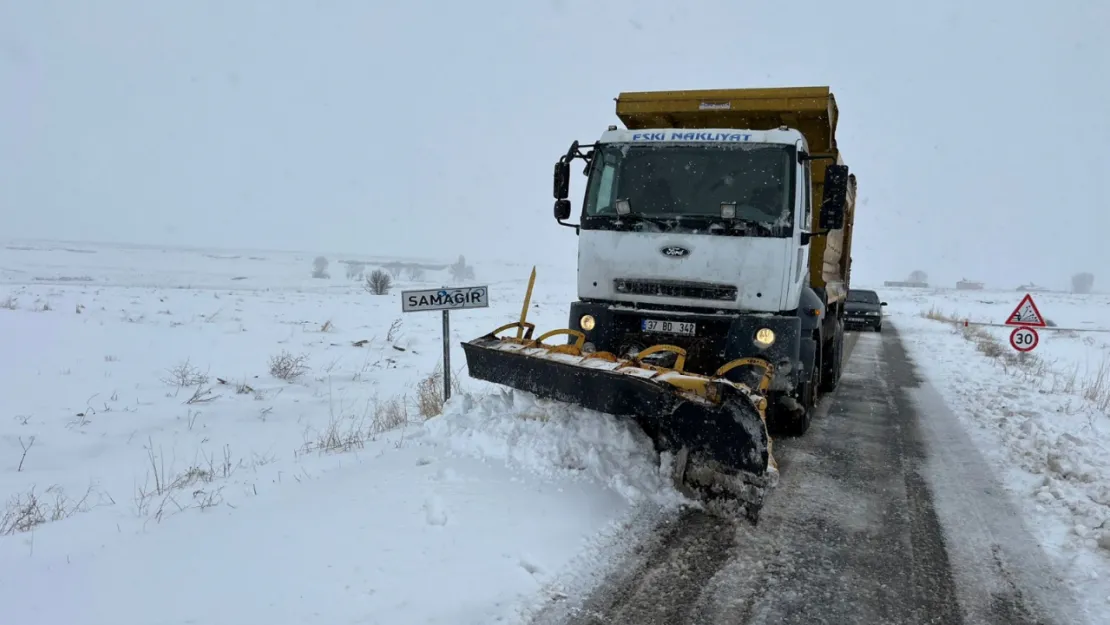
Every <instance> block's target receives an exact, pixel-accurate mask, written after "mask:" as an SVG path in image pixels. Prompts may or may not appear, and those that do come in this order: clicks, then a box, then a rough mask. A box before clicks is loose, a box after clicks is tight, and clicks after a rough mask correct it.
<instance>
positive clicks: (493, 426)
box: [0, 243, 680, 625]
mask: <svg viewBox="0 0 1110 625" xmlns="http://www.w3.org/2000/svg"><path fill="white" fill-rule="evenodd" d="M314 256H315V255H313V254H307V253H306V254H293V253H281V252H273V253H257V252H250V253H248V252H242V253H237V252H228V251H205V250H158V249H143V248H124V247H119V246H104V245H86V244H82V245H77V244H50V245H45V244H25V243H24V244H18V245H16V244H13V245H11V246H9V247H6V248H3V249H0V328H3V331H2V332H0V354H3V359H2V361H0V362H2V364H0V368H2V370H3V371H2V375H0V396H3V397H4V399H5V401H4V411H3V415H0V496H2V497H3V499H2V501H0V506H2V507H0V560H2V561H3V562H4V566H3V568H2V572H0V605H4V606H5V609H4V618H3V621H4V622H6V623H69V624H72V625H77V624H83V623H103V624H105V625H108V624H111V625H126V624H128V623H134V624H136V625H138V624H142V625H155V624H158V623H188V622H194V623H205V624H207V625H216V624H218V623H229V624H230V623H235V624H241V623H263V622H264V623H285V622H332V623H458V624H462V623H492V622H498V621H502V620H507V621H509V622H513V621H515V620H516V618H515V617H516V616H517V615H520V614H524V613H527V611H528V610H530V609H532V608H534V607H536V606H538V605H540V604H542V603H543V602H545V601H552V600H559V598H560V597H561V596H562V595H561V594H560V593H565V592H571V591H573V588H574V585H575V584H576V583H579V582H581V583H589V581H590V580H591V579H594V577H596V576H597V575H600V574H601V573H603V572H604V571H602V570H601V569H598V567H597V566H596V562H597V561H598V559H599V552H600V551H602V550H619V549H621V548H622V545H623V544H624V542H623V541H625V540H626V539H628V538H630V537H632V536H634V535H635V531H634V530H635V528H636V527H641V526H642V525H641V523H644V522H646V521H645V520H644V516H643V515H645V514H651V513H652V511H653V510H660V509H664V508H666V507H670V506H673V505H675V504H677V503H678V502H679V501H680V498H679V496H678V494H677V493H675V492H674V491H673V490H671V488H670V486H669V484H668V482H667V480H665V479H663V478H661V477H660V474H659V471H658V468H657V466H656V464H657V463H656V461H655V460H653V458H652V454H651V451H650V444H649V443H648V442H647V441H646V439H644V438H643V437H642V435H640V434H638V433H637V432H635V431H634V430H631V429H627V428H623V427H621V426H619V425H617V424H615V423H614V422H612V421H611V420H608V419H603V418H599V417H598V416H597V415H591V414H581V413H573V414H572V413H571V412H569V411H567V410H563V409H560V408H559V407H557V406H556V407H552V406H546V405H534V404H530V403H528V402H527V401H526V400H522V399H521V398H520V397H519V396H516V395H514V394H512V393H504V392H502V391H500V390H499V389H497V388H494V387H490V385H485V384H483V383H481V382H478V381H474V380H471V379H469V378H467V377H466V376H465V375H464V374H462V373H461V372H462V371H464V370H465V369H464V365H465V360H464V358H463V355H462V351H461V348H459V347H458V343H459V341H461V340H465V339H467V338H472V337H474V336H478V335H480V334H483V333H485V332H488V331H490V330H492V329H493V328H495V327H497V326H499V325H501V324H503V323H505V322H506V321H509V320H513V319H515V318H516V317H517V316H519V313H520V302H521V301H522V297H523V294H524V285H525V283H526V279H527V276H528V272H529V270H530V267H529V266H523V265H521V266H508V265H504V264H502V265H499V266H489V267H482V266H479V267H475V271H476V280H475V282H476V283H478V284H489V285H490V289H491V305H490V308H488V309H484V310H470V311H460V312H456V313H453V314H452V318H451V321H452V325H451V334H452V336H451V340H452V343H453V348H452V363H451V369H452V370H454V371H455V372H456V373H457V375H456V380H455V382H456V384H455V386H456V388H455V393H454V397H452V401H451V402H450V403H449V404H448V405H447V406H446V409H445V410H446V414H445V416H443V417H438V418H431V419H426V418H425V415H422V414H421V412H422V410H421V407H422V405H423V406H427V405H429V404H431V405H433V406H434V404H435V403H436V402H435V401H434V397H435V396H436V394H437V393H438V392H439V388H438V387H437V381H438V380H439V378H438V377H436V376H435V375H434V374H435V372H436V371H437V368H438V366H439V364H440V361H441V354H442V344H441V339H440V337H441V318H440V315H439V314H438V313H411V314H405V315H402V313H401V312H400V311H401V305H400V295H399V291H400V289H402V288H434V287H438V286H441V284H443V283H445V281H447V280H448V279H449V278H448V276H447V272H446V271H443V270H439V271H435V270H429V271H427V272H426V274H425V277H424V279H422V280H411V279H407V278H406V275H405V273H404V272H402V275H401V276H400V277H399V279H398V281H397V284H396V285H395V287H394V289H393V291H392V292H391V293H390V294H389V295H381V296H375V295H371V294H369V293H367V292H366V291H365V290H363V288H362V285H361V283H360V282H358V281H356V280H353V279H346V278H345V274H344V269H343V265H340V264H339V263H338V260H339V259H340V258H350V257H332V258H329V260H330V261H331V265H330V269H329V271H330V273H331V278H330V279H313V278H311V277H310V274H311V269H312V262H313V258H314ZM364 260H369V261H373V260H375V259H364ZM436 260H438V261H440V262H439V264H440V265H443V264H445V263H450V262H453V261H454V259H436ZM435 264H436V263H435V262H434V261H433V262H430V263H429V265H433V266H434V265H435ZM372 268H373V264H372V263H371V264H370V265H369V267H368V271H369V269H372ZM573 275H574V274H573V271H571V272H569V273H568V272H556V271H555V270H552V269H548V268H545V267H543V266H541V267H539V269H538V278H537V287H536V292H535V294H534V296H533V300H532V301H533V306H532V310H531V312H530V315H531V320H532V321H534V322H536V323H537V324H538V327H539V328H553V327H556V326H559V327H561V326H562V325H564V324H565V314H566V312H565V311H566V303H567V298H568V297H569V295H570V293H572V291H573V288H572V285H571V284H570V282H569V280H568V276H569V277H570V280H572V279H573ZM362 341H365V342H362ZM283 373H291V375H287V376H285V377H281V374H283ZM275 374H279V375H275ZM430 376H431V377H430ZM464 391H482V392H481V393H479V394H476V395H474V396H472V397H468V396H466V395H465V394H464ZM429 392H431V393H432V397H431V399H432V401H430V402H429V401H428V400H429ZM424 412H428V411H427V410H426V409H425V410H424ZM638 502H648V503H652V504H657V505H649V506H646V507H643V506H640V507H637V506H635V505H634V504H636V503H638ZM645 510H646V512H645ZM591 576H594V577H591Z"/></svg>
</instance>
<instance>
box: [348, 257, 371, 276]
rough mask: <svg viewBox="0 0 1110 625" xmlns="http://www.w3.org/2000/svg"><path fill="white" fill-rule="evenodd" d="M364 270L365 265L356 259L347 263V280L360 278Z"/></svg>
mask: <svg viewBox="0 0 1110 625" xmlns="http://www.w3.org/2000/svg"><path fill="white" fill-rule="evenodd" d="M365 270H366V265H365V264H364V263H360V262H357V261H351V262H349V263H347V279H348V280H361V279H362V272H363V271H365Z"/></svg>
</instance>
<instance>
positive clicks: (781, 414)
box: [767, 352, 821, 438]
mask: <svg viewBox="0 0 1110 625" xmlns="http://www.w3.org/2000/svg"><path fill="white" fill-rule="evenodd" d="M818 358H820V352H818ZM820 372H821V363H819V362H818V363H814V366H813V369H811V370H810V379H809V381H807V382H803V383H801V384H800V385H798V399H797V400H794V399H793V398H789V397H786V398H780V399H779V400H778V401H776V402H774V404H773V407H772V408H771V409H770V410H769V414H768V417H767V430H768V433H769V434H771V436H783V437H787V438H797V437H799V436H802V435H803V434H805V433H806V431H807V430H809V425H810V423H811V422H812V421H813V411H814V410H815V409H816V408H817V400H818V395H817V388H818V386H819V384H820Z"/></svg>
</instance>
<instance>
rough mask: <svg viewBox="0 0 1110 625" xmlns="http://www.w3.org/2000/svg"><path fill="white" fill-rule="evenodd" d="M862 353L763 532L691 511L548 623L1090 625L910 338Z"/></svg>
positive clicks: (884, 340)
mask: <svg viewBox="0 0 1110 625" xmlns="http://www.w3.org/2000/svg"><path fill="white" fill-rule="evenodd" d="M848 348H849V349H850V350H851V356H850V360H849V364H848V365H847V367H846V369H845V373H844V377H843V381H842V386H841V388H840V390H839V392H838V393H837V394H836V395H835V396H833V397H831V398H829V400H827V401H826V402H825V404H824V405H823V406H822V410H821V413H820V414H819V416H818V417H817V418H816V419H815V421H814V424H813V427H812V429H811V430H810V433H809V434H807V436H805V437H803V438H801V439H796V440H787V441H781V442H780V443H779V444H778V445H777V446H776V449H777V454H778V456H779V458H780V463H781V464H780V466H781V469H782V475H783V478H782V481H781V483H780V484H779V486H778V488H776V489H775V491H774V493H773V495H771V496H770V497H769V498H768V500H767V504H766V506H765V507H764V509H763V514H762V516H761V519H760V523H759V525H758V526H756V527H752V526H751V525H749V524H746V523H730V522H726V521H723V520H720V519H713V518H711V517H709V516H708V515H705V514H704V513H700V512H696V511H687V512H683V513H678V514H676V516H675V517H674V520H672V521H671V522H670V523H667V524H665V525H664V526H662V527H661V529H660V531H659V533H658V534H657V535H655V536H653V537H651V538H650V539H648V540H647V541H645V544H644V546H643V548H642V550H641V553H642V554H643V555H640V556H639V557H638V558H637V559H636V560H635V561H633V562H631V563H630V566H629V567H628V569H627V570H626V571H625V572H624V573H623V574H622V575H617V576H614V577H613V578H612V579H611V580H610V581H609V582H608V583H606V584H604V585H602V586H601V587H600V588H599V589H598V590H597V591H595V593H594V594H593V595H591V596H590V597H588V598H586V599H585V600H584V601H582V602H581V603H580V604H574V603H567V602H564V603H562V604H552V605H551V607H550V608H549V611H548V613H547V614H545V615H544V617H543V619H541V620H540V621H539V623H544V624H545V625H547V624H550V623H574V624H582V625H586V624H589V625H601V624H603V623H638V624H644V625H655V624H659V625H662V624H663V623H667V624H682V623H699V624H702V623H704V624H728V625H741V624H743V625H755V624H760V625H764V624H768V625H769V624H772V623H775V624H779V623H782V624H799V625H800V624H813V623H821V624H829V625H833V624H841V623H883V624H892V625H893V624H906V625H922V624H934V623H935V624H946V625H947V624H963V623H967V624H972V623H975V624H979V623H983V624H992V625H1033V624H1035V623H1044V624H1049V623H1053V624H1060V625H1064V624H1070V623H1078V622H1083V621H1082V618H1080V617H1078V616H1077V614H1078V613H1079V611H1078V610H1077V607H1076V605H1075V602H1074V598H1073V597H1072V595H1071V591H1070V589H1069V588H1068V587H1067V583H1066V579H1065V578H1063V577H1062V576H1061V575H1060V574H1059V573H1058V572H1056V571H1055V570H1053V567H1052V564H1051V562H1050V561H1049V560H1048V559H1047V558H1046V557H1045V555H1044V554H1043V552H1041V551H1040V549H1039V548H1038V547H1037V545H1036V542H1035V540H1034V539H1033V537H1032V535H1031V534H1030V533H1029V532H1028V529H1027V528H1026V527H1025V526H1024V525H1023V523H1022V520H1021V517H1020V516H1018V515H1017V514H1016V511H1015V508H1014V507H1013V505H1012V504H1011V503H1010V501H1009V500H1008V498H1007V497H1006V496H1005V494H1004V493H1003V490H1002V488H1001V487H1000V485H999V484H997V483H995V482H994V481H993V480H992V479H991V477H990V471H989V470H988V469H987V463H986V462H985V460H984V459H983V458H982V457H981V455H980V454H979V452H978V451H977V450H976V449H975V448H974V446H973V445H972V444H971V442H970V439H968V437H967V435H966V434H964V433H963V431H962V429H961V427H960V425H959V422H958V420H957V418H956V416H955V415H953V414H952V413H951V412H950V411H949V410H948V409H947V408H946V407H945V405H944V404H943V403H937V402H935V401H933V395H935V390H934V389H932V387H931V386H930V385H929V384H928V383H927V382H925V381H924V380H922V379H920V378H919V376H918V375H917V374H916V371H915V370H914V367H913V365H912V363H911V362H910V361H909V360H908V358H907V357H906V354H905V352H904V350H903V349H902V344H901V341H900V340H899V337H898V336H897V335H896V333H895V332H893V331H891V330H890V329H889V328H888V330H887V332H886V333H885V334H883V335H878V334H863V335H853V336H852V337H851V339H850V340H849V343H848ZM1092 622H1097V621H1092Z"/></svg>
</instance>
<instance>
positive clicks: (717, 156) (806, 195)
mask: <svg viewBox="0 0 1110 625" xmlns="http://www.w3.org/2000/svg"><path fill="white" fill-rule="evenodd" d="M617 115H618V117H620V118H621V120H622V121H624V122H625V126H626V128H618V127H617V126H610V127H609V128H608V130H606V131H605V132H603V133H602V135H601V137H600V139H599V140H597V141H596V142H594V143H592V144H591V145H588V146H580V145H579V144H578V142H574V143H572V144H571V147H570V149H569V150H568V151H567V153H566V154H565V155H564V156H562V157H561V158H560V159H559V161H558V162H557V163H556V165H555V171H554V197H555V206H554V214H555V218H556V220H557V221H558V222H559V223H560V224H561V225H564V226H568V227H572V228H574V229H575V231H576V232H577V233H578V236H579V240H578V294H577V295H578V299H577V301H574V302H572V303H571V305H570V315H569V316H570V320H569V324H568V325H569V327H570V329H571V330H574V331H577V332H581V333H582V334H584V335H585V337H586V338H585V347H586V349H587V351H589V350H591V349H592V350H594V351H600V352H609V353H612V354H614V355H616V356H619V357H636V356H637V354H639V353H640V352H642V351H644V350H646V349H647V348H650V347H652V346H654V345H668V346H672V347H678V348H681V349H682V350H684V352H685V360H684V368H685V370H686V371H689V372H692V373H699V374H704V375H710V376H714V375H722V376H726V377H729V378H730V379H733V380H734V381H743V382H752V381H753V380H752V378H750V377H748V378H743V379H737V377H738V376H740V377H742V376H743V375H745V374H744V373H740V372H738V371H736V368H735V367H733V365H735V363H737V362H738V361H743V360H745V359H749V360H750V359H753V358H754V359H759V360H761V361H764V362H768V363H771V364H772V365H773V376H772V377H771V381H770V387H769V388H768V389H767V390H768V392H769V394H771V395H772V396H773V397H772V403H775V404H779V405H782V406H784V407H785V408H786V410H785V411H784V413H786V414H789V415H790V416H788V417H786V418H785V421H786V422H788V423H789V424H790V425H789V429H791V430H793V431H804V430H805V429H806V428H807V427H808V424H809V414H810V409H811V408H812V407H813V406H814V405H816V397H817V394H818V393H819V392H822V391H823V392H828V391H830V390H832V389H833V388H835V386H836V383H837V380H838V379H839V375H840V367H841V359H842V356H841V354H842V349H843V324H842V323H841V318H842V316H843V314H842V312H843V299H844V297H845V294H846V292H847V284H848V270H849V264H850V253H851V226H852V223H853V220H854V207H855V179H854V177H852V176H849V174H848V168H847V167H846V166H845V165H844V164H843V162H842V160H841V157H840V152H839V150H838V149H837V147H836V139H835V130H836V117H837V109H836V104H835V100H834V98H833V96H832V94H831V93H830V92H829V91H828V88H826V87H802V88H781V89H780V88H775V89H737V90H715V91H670V92H642V93H622V94H621V96H620V98H618V99H617ZM661 122H665V123H661ZM811 150H815V151H816V153H814V152H811ZM578 158H580V159H583V160H584V161H586V169H585V172H584V173H585V174H586V175H587V177H588V178H587V184H586V191H585V194H584V199H583V203H582V206H581V208H580V210H579V221H578V223H573V224H572V223H567V220H569V219H570V218H571V212H572V207H571V202H570V200H569V199H567V198H568V195H569V184H570V163H571V161H573V160H574V159H578ZM645 361H646V362H651V364H657V365H661V366H674V364H675V363H677V356H676V355H675V352H674V351H673V350H663V351H659V350H652V354H651V355H650V356H649V357H648V358H645ZM730 363H732V364H730ZM722 367H723V369H722ZM751 373H752V372H751V371H748V372H747V375H751ZM768 422H769V423H770V419H769V420H768Z"/></svg>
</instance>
